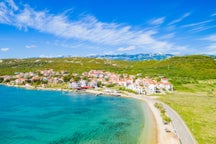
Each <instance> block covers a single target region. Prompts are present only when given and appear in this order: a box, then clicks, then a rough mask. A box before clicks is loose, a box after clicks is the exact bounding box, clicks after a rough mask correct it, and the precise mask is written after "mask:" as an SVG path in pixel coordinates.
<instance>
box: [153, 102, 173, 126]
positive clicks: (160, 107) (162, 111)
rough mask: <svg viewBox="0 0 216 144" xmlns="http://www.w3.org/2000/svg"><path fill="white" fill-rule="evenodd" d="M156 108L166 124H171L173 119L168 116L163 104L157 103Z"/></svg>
mask: <svg viewBox="0 0 216 144" xmlns="http://www.w3.org/2000/svg"><path fill="white" fill-rule="evenodd" d="M154 106H155V107H156V108H157V109H158V110H159V111H160V113H161V117H162V119H163V122H164V123H170V122H171V119H170V117H168V116H167V115H166V111H165V109H164V107H163V105H162V104H160V103H155V104H154Z"/></svg>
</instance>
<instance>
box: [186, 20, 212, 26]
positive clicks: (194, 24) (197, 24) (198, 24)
mask: <svg viewBox="0 0 216 144" xmlns="http://www.w3.org/2000/svg"><path fill="white" fill-rule="evenodd" d="M212 21H213V20H206V21H201V22H197V23H191V24H186V25H183V26H182V27H184V28H188V27H193V26H200V25H203V24H206V23H210V22H212Z"/></svg>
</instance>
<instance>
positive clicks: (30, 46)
mask: <svg viewBox="0 0 216 144" xmlns="http://www.w3.org/2000/svg"><path fill="white" fill-rule="evenodd" d="M36 47H37V46H36V45H26V46H25V48H28V49H30V48H36Z"/></svg>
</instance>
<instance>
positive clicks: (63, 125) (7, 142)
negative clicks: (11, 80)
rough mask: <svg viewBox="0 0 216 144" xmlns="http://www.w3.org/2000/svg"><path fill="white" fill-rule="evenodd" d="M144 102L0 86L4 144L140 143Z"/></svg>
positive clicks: (1, 140) (0, 128) (0, 129)
mask: <svg viewBox="0 0 216 144" xmlns="http://www.w3.org/2000/svg"><path fill="white" fill-rule="evenodd" d="M143 113H144V112H143V103H142V102H140V101H137V100H134V99H127V98H120V97H111V96H94V95H91V94H87V93H82V94H80V93H79V94H78V93H69V92H58V91H42V90H40V91H39V90H25V89H21V88H12V87H6V86H0V144H136V143H139V137H140V136H141V133H142V130H143V128H144V127H145V125H144V123H145V122H144V121H145V115H144V114H143Z"/></svg>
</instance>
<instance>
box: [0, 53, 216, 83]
mask: <svg viewBox="0 0 216 144" xmlns="http://www.w3.org/2000/svg"><path fill="white" fill-rule="evenodd" d="M0 68H1V71H0V75H7V74H14V73H15V72H29V71H33V72H35V71H38V70H44V69H54V71H61V70H66V71H68V72H69V73H70V74H71V73H78V74H81V73H82V72H84V71H90V70H92V69H96V70H105V71H110V72H115V73H119V74H124V73H127V74H139V75H140V76H142V77H145V76H151V77H158V76H166V77H168V78H171V81H172V82H173V83H174V84H175V85H180V84H185V83H196V82H197V80H204V79H215V78H216V61H215V60H214V58H211V57H207V56H199V55H197V56H184V57H172V58H170V59H167V60H162V61H156V60H149V61H137V62H130V61H120V60H115V61H114V60H112V61H111V60H105V59H93V58H76V57H74V58H32V59H4V60H3V62H1V63H0Z"/></svg>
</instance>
